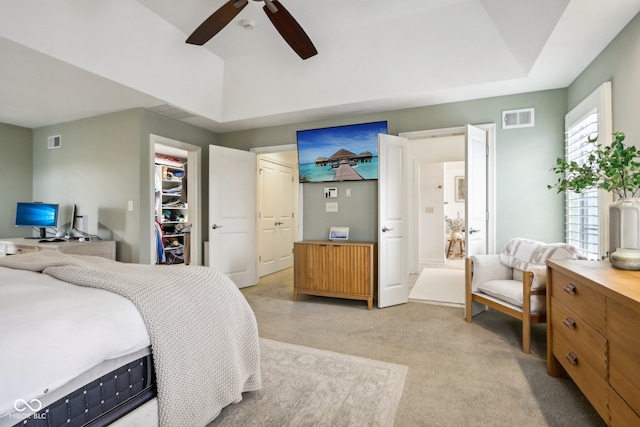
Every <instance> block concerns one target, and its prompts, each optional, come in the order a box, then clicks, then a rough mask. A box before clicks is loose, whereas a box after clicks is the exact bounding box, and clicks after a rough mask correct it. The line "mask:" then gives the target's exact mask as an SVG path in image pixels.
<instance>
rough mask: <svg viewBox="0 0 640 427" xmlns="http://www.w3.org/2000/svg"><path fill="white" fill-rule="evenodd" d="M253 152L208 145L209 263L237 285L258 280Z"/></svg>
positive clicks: (248, 284)
mask: <svg viewBox="0 0 640 427" xmlns="http://www.w3.org/2000/svg"><path fill="white" fill-rule="evenodd" d="M255 195H256V155H255V153H251V152H249V151H241V150H234V149H231V148H226V147H219V146H216V145H210V146H209V265H210V266H211V267H212V268H214V269H216V270H218V271H220V272H221V273H224V274H226V275H227V276H229V277H230V278H231V280H233V282H234V283H235V284H236V285H237V286H238V287H240V288H243V287H246V286H252V285H255V284H257V283H258V276H257V268H256V196H255Z"/></svg>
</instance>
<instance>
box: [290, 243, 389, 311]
mask: <svg viewBox="0 0 640 427" xmlns="http://www.w3.org/2000/svg"><path fill="white" fill-rule="evenodd" d="M293 253H294V259H293V270H294V279H293V300H294V301H297V300H298V295H299V294H306V295H316V296H323V297H334V298H346V299H354V300H363V301H366V302H367V307H368V308H369V310H371V309H372V307H373V298H374V294H375V291H376V287H377V280H376V278H377V253H376V244H375V243H371V242H334V241H328V240H327V241H323V240H309V241H301V242H295V243H294V248H293Z"/></svg>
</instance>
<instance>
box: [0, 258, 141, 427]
mask: <svg viewBox="0 0 640 427" xmlns="http://www.w3.org/2000/svg"><path fill="white" fill-rule="evenodd" d="M149 345H150V341H149V336H148V333H147V329H146V327H145V324H144V322H143V320H142V318H141V317H140V314H139V313H138V310H137V309H136V308H135V306H134V305H133V303H131V302H130V301H129V300H127V299H126V298H124V297H121V296H119V295H116V294H114V293H111V292H108V291H103V290H100V289H93V288H86V287H82V286H76V285H72V284H69V283H66V282H62V281H60V280H58V279H55V278H53V277H51V276H49V275H46V274H40V273H34V272H29V271H22V270H13V269H10V268H4V267H0V378H1V379H2V385H1V386H0V425H4V423H5V422H7V421H9V420H8V418H9V414H10V413H13V412H16V411H15V409H14V404H15V402H16V400H18V399H23V400H24V401H26V402H30V401H31V400H32V399H34V398H35V399H42V400H43V401H44V400H45V399H46V398H47V397H48V395H49V393H52V392H53V391H54V390H57V389H59V388H60V387H62V386H64V385H65V384H67V383H69V382H70V381H71V380H73V379H74V378H76V377H78V376H80V375H82V374H83V373H84V372H86V371H89V370H91V369H92V368H95V367H96V366H98V365H100V364H101V363H103V362H105V361H109V360H111V359H117V358H123V357H128V356H129V355H131V354H132V353H138V354H139V353H140V352H144V351H145V349H146V348H147V347H148V346H149ZM46 400H49V399H46ZM11 421H13V424H15V423H16V422H18V421H19V420H11ZM9 425H12V424H9Z"/></svg>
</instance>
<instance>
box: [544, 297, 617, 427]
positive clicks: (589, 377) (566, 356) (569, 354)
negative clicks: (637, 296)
mask: <svg viewBox="0 0 640 427" xmlns="http://www.w3.org/2000/svg"><path fill="white" fill-rule="evenodd" d="M554 302H555V301H554ZM556 303H557V302H556ZM553 310H554V312H555V311H556V310H557V307H555V306H554V308H553ZM552 315H553V314H552ZM561 322H562V321H561ZM589 328H590V326H589V325H586V324H584V323H582V324H581V327H580V329H582V330H584V331H585V333H586V334H590V335H592V336H594V339H595V340H596V341H599V344H598V347H601V348H603V349H604V348H606V341H605V339H604V338H603V337H602V336H600V335H599V334H598V333H597V332H596V331H593V330H592V331H588V329H589ZM561 330H562V329H561V328H559V327H558V326H553V329H552V334H553V355H554V356H555V357H556V358H557V359H558V361H559V362H560V364H561V365H562V367H563V368H564V369H565V370H566V371H567V373H568V374H569V376H570V377H571V379H572V380H573V381H574V382H575V383H576V385H577V386H578V387H579V388H580V390H582V392H583V393H584V395H585V396H586V397H587V399H589V401H590V402H591V404H592V405H593V407H594V408H595V409H596V411H598V413H599V414H600V416H601V417H602V418H603V419H605V420H606V419H608V418H609V414H608V409H607V398H608V396H607V394H608V392H607V389H608V388H609V386H608V384H607V381H606V359H605V352H604V350H603V351H602V352H601V353H599V354H591V353H589V352H590V351H591V350H590V347H591V345H587V344H585V343H584V342H583V341H582V340H581V339H580V338H579V337H577V338H576V339H575V340H574V341H570V340H568V339H567V337H566V336H565V335H564V334H563V333H561V332H560V331H561ZM570 358H571V359H572V360H570Z"/></svg>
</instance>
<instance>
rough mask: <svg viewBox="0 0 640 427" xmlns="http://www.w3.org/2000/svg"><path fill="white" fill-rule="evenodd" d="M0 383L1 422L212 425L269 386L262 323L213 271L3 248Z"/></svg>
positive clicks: (0, 266) (1, 424) (2, 425)
mask: <svg viewBox="0 0 640 427" xmlns="http://www.w3.org/2000/svg"><path fill="white" fill-rule="evenodd" d="M0 382H1V384H0V427H5V426H15V425H27V426H40V425H65V426H75V425H78V426H80V425H87V424H88V425H95V426H98V425H108V424H111V423H114V425H118V424H120V425H122V424H124V425H127V424H128V423H126V422H123V420H127V417H130V418H133V417H135V416H136V414H138V415H137V416H139V417H140V416H142V417H146V418H143V421H142V422H141V424H140V425H149V423H156V422H157V424H158V425H160V426H175V425H193V426H205V425H206V424H208V423H209V422H210V421H212V420H213V419H215V417H216V416H217V415H218V414H219V412H220V410H221V409H222V408H224V407H225V406H227V405H229V404H231V403H234V402H238V401H239V400H241V399H242V393H244V392H247V391H254V390H257V389H259V388H260V387H261V375H260V355H259V344H258V332H257V325H256V322H255V317H254V315H253V312H252V310H251V308H250V307H249V305H248V304H247V302H246V300H245V299H244V297H243V295H242V294H241V293H240V292H239V290H238V289H237V287H236V286H235V285H234V284H233V282H231V281H230V280H229V279H228V278H227V277H226V276H224V275H222V274H220V273H217V272H216V271H214V270H212V269H210V268H208V267H197V266H188V267H187V266H151V265H137V264H124V263H119V262H116V261H110V260H107V259H103V258H98V257H87V256H78V255H67V254H62V253H58V252H54V251H41V252H34V253H29V254H23V255H11V256H4V257H0ZM156 408H157V410H156ZM139 414H143V415H139ZM122 417H124V418H122ZM116 420H120V421H116Z"/></svg>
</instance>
